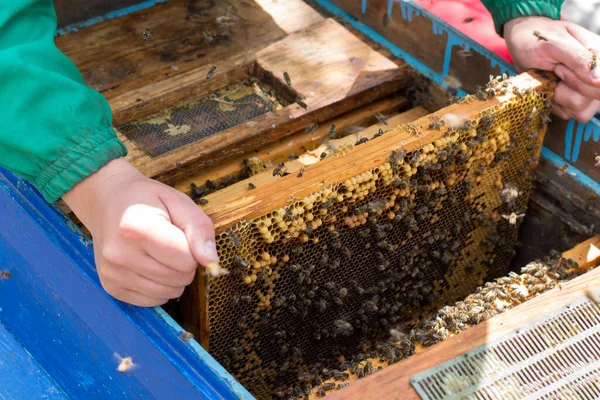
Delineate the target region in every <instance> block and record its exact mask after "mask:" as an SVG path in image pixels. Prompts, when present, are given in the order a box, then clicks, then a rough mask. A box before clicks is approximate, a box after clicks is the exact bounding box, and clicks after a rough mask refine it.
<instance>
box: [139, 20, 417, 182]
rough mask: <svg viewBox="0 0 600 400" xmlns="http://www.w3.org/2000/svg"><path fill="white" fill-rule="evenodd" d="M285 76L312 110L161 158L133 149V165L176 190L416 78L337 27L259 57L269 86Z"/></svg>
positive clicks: (271, 118) (305, 34)
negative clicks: (194, 175) (189, 178)
mask: <svg viewBox="0 0 600 400" xmlns="http://www.w3.org/2000/svg"><path fill="white" fill-rule="evenodd" d="M284 71H287V72H288V73H289V74H290V76H291V78H292V88H293V90H295V91H296V92H297V93H298V94H299V95H300V96H301V97H304V101H305V103H306V104H307V105H308V109H307V110H305V109H303V108H302V107H301V106H299V105H297V104H295V103H293V104H292V105H289V106H287V107H285V108H283V109H282V110H279V111H276V112H273V113H267V114H264V115H262V116H260V117H258V118H255V119H254V120H252V121H250V122H249V123H246V124H243V125H240V126H237V127H234V128H231V129H229V130H227V131H224V132H221V133H219V134H218V135H214V136H211V137H207V138H204V139H202V140H199V141H197V142H195V143H192V144H189V145H187V146H183V147H181V148H179V149H177V150H175V151H171V152H169V153H167V154H165V155H163V156H160V157H156V158H150V157H148V156H147V155H146V154H144V153H142V152H141V151H139V150H137V149H134V146H133V145H129V146H128V147H129V148H130V149H132V151H131V153H130V155H129V156H128V159H129V160H130V162H131V163H132V165H134V166H135V167H136V168H138V169H139V170H140V171H141V172H142V173H144V174H145V175H146V176H149V177H152V178H155V179H159V180H161V181H163V182H165V183H167V184H172V183H174V182H176V181H177V180H178V179H180V178H181V177H183V176H186V175H188V174H189V173H191V172H194V171H197V170H198V169H200V168H205V167H207V166H210V165H215V164H217V163H218V162H220V161H222V160H224V159H226V158H229V157H232V156H234V155H236V154H243V153H244V152H247V151H249V150H251V149H253V148H255V147H257V146H260V145H262V144H265V143H268V142H272V141H274V140H277V139H279V138H281V137H284V136H287V135H289V134H291V133H293V132H296V131H297V130H299V129H300V128H303V127H305V126H307V125H310V124H311V123H313V122H321V121H324V120H327V119H329V118H331V117H334V116H336V115H339V114H341V113H343V112H346V111H347V110H350V109H353V108H356V107H359V106H361V105H364V104H368V103H370V102H372V101H373V100H376V99H378V98H381V97H384V96H386V95H388V94H390V93H393V92H395V91H397V90H399V89H400V88H402V87H404V86H406V85H408V84H409V81H410V79H411V77H412V76H413V72H412V70H410V68H408V66H406V65H404V66H403V67H398V66H397V65H396V64H395V63H394V62H392V61H390V60H388V59H386V58H385V57H383V56H381V55H379V54H378V53H377V52H375V51H373V50H372V49H371V48H370V47H369V46H367V45H366V44H365V43H363V42H361V41H360V40H358V39H357V38H356V37H355V36H354V35H352V34H351V33H350V32H348V31H347V30H345V29H344V28H343V27H342V26H341V25H339V24H338V23H337V22H335V21H334V20H325V21H323V22H321V23H318V24H315V25H313V26H311V27H310V28H309V29H306V30H303V31H299V32H297V33H294V34H291V35H289V36H287V37H286V38H285V39H283V40H280V41H278V42H276V43H274V44H272V45H270V46H268V47H266V48H265V49H263V50H261V51H259V52H258V53H257V54H256V72H255V73H256V75H258V76H259V77H260V78H262V79H263V80H266V81H268V83H270V84H273V86H277V85H279V86H283V85H285V84H284V83H283V82H282V81H283V72H284ZM203 72H205V71H203ZM201 80H203V81H206V79H205V77H202V79H201ZM186 85H187V83H186ZM163 86H164V85H163ZM167 87H168V85H167ZM167 90H171V91H172V90H175V89H167ZM182 92H185V91H183V90H182ZM128 96H129V95H128ZM133 97H135V96H129V102H130V101H131V100H132V99H133Z"/></svg>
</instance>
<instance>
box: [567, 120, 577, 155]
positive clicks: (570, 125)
mask: <svg viewBox="0 0 600 400" xmlns="http://www.w3.org/2000/svg"><path fill="white" fill-rule="evenodd" d="M574 127H575V120H574V119H570V120H569V123H568V124H567V131H566V132H565V159H567V160H570V159H571V147H572V143H573V128H574Z"/></svg>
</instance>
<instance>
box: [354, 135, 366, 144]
mask: <svg viewBox="0 0 600 400" xmlns="http://www.w3.org/2000/svg"><path fill="white" fill-rule="evenodd" d="M368 141H369V138H366V137H363V138H360V139H358V142H356V143H355V144H354V145H355V146H358V145H359V144H363V143H367V142H368Z"/></svg>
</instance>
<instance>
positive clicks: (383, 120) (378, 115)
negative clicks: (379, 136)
mask: <svg viewBox="0 0 600 400" xmlns="http://www.w3.org/2000/svg"><path fill="white" fill-rule="evenodd" d="M375 118H377V120H378V121H379V122H381V123H382V124H383V125H385V126H388V120H387V118H386V117H385V115H383V114H382V113H380V112H376V113H375Z"/></svg>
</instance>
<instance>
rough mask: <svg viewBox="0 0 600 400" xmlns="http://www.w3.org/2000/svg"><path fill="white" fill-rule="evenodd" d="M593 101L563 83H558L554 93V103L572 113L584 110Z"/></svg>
mask: <svg viewBox="0 0 600 400" xmlns="http://www.w3.org/2000/svg"><path fill="white" fill-rule="evenodd" d="M593 100H594V99H590V98H588V97H585V96H583V95H582V94H580V93H579V92H578V91H576V90H573V89H572V88H570V87H569V86H567V85H566V83H564V82H560V83H559V84H558V85H557V86H556V90H555V91H554V102H555V103H556V104H558V105H560V106H562V107H564V108H568V109H570V110H573V111H582V110H584V109H586V108H587V107H588V106H589V105H590V103H591V102H592V101H593Z"/></svg>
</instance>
